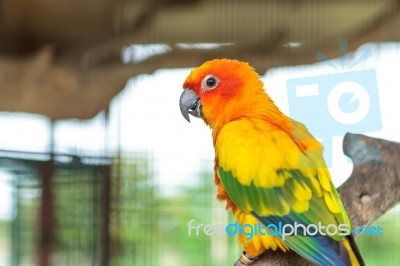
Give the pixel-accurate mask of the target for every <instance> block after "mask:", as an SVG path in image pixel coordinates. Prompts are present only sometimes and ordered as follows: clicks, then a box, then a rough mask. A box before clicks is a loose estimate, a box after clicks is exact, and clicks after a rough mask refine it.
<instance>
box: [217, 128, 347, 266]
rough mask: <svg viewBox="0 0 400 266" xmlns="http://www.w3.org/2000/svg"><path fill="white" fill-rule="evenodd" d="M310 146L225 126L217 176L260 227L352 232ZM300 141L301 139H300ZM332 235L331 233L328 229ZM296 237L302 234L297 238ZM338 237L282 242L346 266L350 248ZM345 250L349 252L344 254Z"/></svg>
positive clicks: (317, 149)
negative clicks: (319, 227)
mask: <svg viewBox="0 0 400 266" xmlns="http://www.w3.org/2000/svg"><path fill="white" fill-rule="evenodd" d="M295 130H296V132H297V133H298V132H301V131H302V130H305V132H304V135H305V136H306V135H307V134H308V136H309V139H308V140H296V138H298V137H299V135H298V134H297V136H290V135H288V134H287V133H285V132H283V131H281V130H279V129H277V128H274V127H272V126H270V125H269V124H266V123H262V121H254V120H237V121H233V122H230V123H228V124H227V125H225V126H224V127H223V128H222V129H221V131H220V133H219V135H218V138H217V140H216V143H215V148H216V155H217V159H218V174H219V177H220V179H221V182H222V184H223V186H224V188H225V190H226V191H227V193H228V195H229V197H230V198H231V199H232V200H233V202H234V203H235V204H236V205H237V206H238V207H240V208H241V209H243V210H245V211H248V212H251V213H252V214H253V215H254V216H255V217H257V218H258V219H259V220H260V221H262V222H263V223H264V224H266V225H268V224H271V223H273V224H275V225H278V224H279V223H282V224H292V225H294V223H295V222H296V223H297V224H303V225H310V224H313V225H322V226H328V225H330V224H333V225H335V226H338V225H339V224H343V225H344V226H345V228H344V229H346V230H347V232H348V233H350V232H351V226H350V221H349V218H348V216H347V214H346V211H345V209H344V207H343V205H342V203H341V201H340V198H339V196H338V194H337V192H336V189H335V188H334V186H333V184H332V182H331V179H330V175H329V172H328V170H327V168H326V166H325V163H324V160H323V157H322V147H321V145H320V144H319V142H318V141H316V140H315V139H313V138H312V137H311V135H309V133H308V132H307V131H306V129H305V128H302V127H301V126H300V127H299V128H295ZM300 137H301V136H300ZM331 229H332V230H330V233H332V231H334V230H333V229H334V228H331ZM297 233H298V234H299V235H300V234H302V231H301V229H300V231H298V232H297ZM339 233H340V232H339V231H337V232H336V233H334V234H332V235H330V236H323V235H320V234H317V235H315V236H314V237H309V236H306V237H304V236H289V237H287V238H286V239H285V242H286V243H287V244H288V245H289V247H291V248H292V249H293V250H295V251H296V252H298V253H299V254H300V255H302V256H304V257H305V258H307V259H309V260H310V261H313V262H314V263H317V264H320V265H329V264H331V265H347V264H346V263H347V262H349V255H348V252H347V251H348V248H346V245H345V244H343V243H342V242H343V240H344V239H346V237H345V236H342V235H339ZM346 250H347V251H346Z"/></svg>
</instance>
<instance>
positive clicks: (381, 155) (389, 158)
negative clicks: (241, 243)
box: [252, 133, 400, 266]
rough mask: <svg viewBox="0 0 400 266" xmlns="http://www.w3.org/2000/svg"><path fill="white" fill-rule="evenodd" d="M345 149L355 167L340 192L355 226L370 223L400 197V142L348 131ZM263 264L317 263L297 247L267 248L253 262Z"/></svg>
mask: <svg viewBox="0 0 400 266" xmlns="http://www.w3.org/2000/svg"><path fill="white" fill-rule="evenodd" d="M343 150H344V153H345V154H346V155H347V156H349V157H350V158H351V159H352V160H353V163H354V169H353V172H352V174H351V176H350V178H349V179H348V180H347V181H346V182H345V183H344V184H343V185H341V186H340V187H339V189H338V191H339V194H340V196H341V199H342V202H343V204H344V206H345V208H346V210H347V213H348V214H349V217H350V220H351V223H352V226H353V227H359V226H362V225H364V226H369V225H371V224H372V223H373V222H374V221H376V220H377V219H378V218H379V217H380V216H382V215H383V214H384V213H385V212H387V211H388V210H389V209H390V208H392V207H394V206H395V205H396V203H397V202H399V201H400V164H399V162H400V143H395V142H391V141H386V140H381V139H375V138H370V137H367V136H364V135H358V134H350V133H348V134H346V136H345V138H344V141H343ZM355 237H357V236H355ZM262 265H274V266H290V265H299V266H309V265H313V264H312V263H310V262H308V261H307V260H305V259H304V258H302V257H300V256H299V255H297V254H296V253H294V252H293V251H290V252H288V253H284V252H282V251H280V252H273V251H267V252H265V253H264V254H263V255H262V257H260V258H259V259H258V260H257V261H256V262H254V263H253V264H252V266H262Z"/></svg>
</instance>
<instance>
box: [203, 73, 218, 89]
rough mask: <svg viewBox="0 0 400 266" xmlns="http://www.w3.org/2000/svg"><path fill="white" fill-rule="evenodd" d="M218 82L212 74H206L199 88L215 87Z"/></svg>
mask: <svg viewBox="0 0 400 266" xmlns="http://www.w3.org/2000/svg"><path fill="white" fill-rule="evenodd" d="M218 84H219V79H218V78H217V77H216V76H214V75H207V76H206V77H205V78H204V79H203V80H202V82H201V88H202V89H203V90H212V89H215V88H216V87H217V86H218Z"/></svg>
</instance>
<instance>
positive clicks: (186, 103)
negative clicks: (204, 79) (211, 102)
mask: <svg viewBox="0 0 400 266" xmlns="http://www.w3.org/2000/svg"><path fill="white" fill-rule="evenodd" d="M179 107H180V108H181V113H182V115H183V117H184V118H185V119H186V120H187V121H188V122H190V118H189V114H191V115H192V116H194V117H200V118H202V117H203V114H202V113H201V102H200V98H199V96H197V95H196V93H194V91H192V90H191V89H185V90H183V92H182V94H181V98H180V99H179Z"/></svg>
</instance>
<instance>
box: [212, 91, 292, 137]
mask: <svg viewBox="0 0 400 266" xmlns="http://www.w3.org/2000/svg"><path fill="white" fill-rule="evenodd" d="M224 109H225V114H228V115H225V116H224V115H223V113H222V112H221V114H220V115H219V116H217V117H218V118H217V119H215V120H213V121H206V123H207V124H209V126H210V127H211V129H212V136H213V140H214V143H215V141H216V139H217V137H218V134H219V132H220V131H221V129H222V128H223V127H224V126H225V125H226V124H227V123H229V122H231V121H237V120H240V119H249V120H254V121H256V120H257V121H260V120H262V122H265V123H269V124H270V125H272V126H274V127H276V128H279V129H280V130H283V131H285V132H287V133H290V132H291V119H290V118H289V117H288V116H286V115H285V114H283V113H282V112H281V111H280V110H279V109H278V107H277V106H276V105H275V103H274V102H273V101H272V100H271V98H270V97H269V96H268V95H267V94H266V93H265V92H264V90H263V91H262V93H260V94H258V95H256V97H254V96H253V97H252V98H251V99H249V100H248V101H243V102H242V104H240V103H234V105H232V106H225V108H224Z"/></svg>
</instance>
